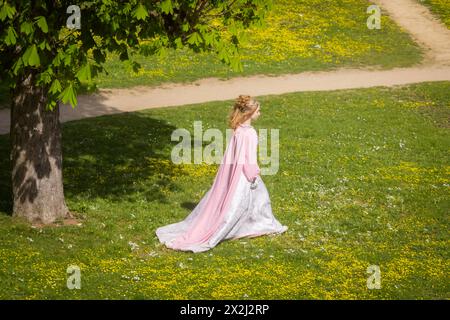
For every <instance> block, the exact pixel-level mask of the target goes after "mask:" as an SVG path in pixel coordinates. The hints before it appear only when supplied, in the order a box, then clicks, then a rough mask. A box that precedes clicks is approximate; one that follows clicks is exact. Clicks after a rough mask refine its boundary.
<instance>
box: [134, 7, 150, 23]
mask: <svg viewBox="0 0 450 320" xmlns="http://www.w3.org/2000/svg"><path fill="white" fill-rule="evenodd" d="M133 17H135V18H136V19H138V20H145V18H147V17H148V12H147V9H146V8H145V7H144V5H143V4H142V3H140V4H139V5H138V6H137V8H136V9H135V10H134V12H133Z"/></svg>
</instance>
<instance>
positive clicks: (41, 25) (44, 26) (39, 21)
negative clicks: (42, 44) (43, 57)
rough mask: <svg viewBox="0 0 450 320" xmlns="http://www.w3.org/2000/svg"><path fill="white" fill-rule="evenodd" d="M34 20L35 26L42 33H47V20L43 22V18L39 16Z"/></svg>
mask: <svg viewBox="0 0 450 320" xmlns="http://www.w3.org/2000/svg"><path fill="white" fill-rule="evenodd" d="M35 20H36V24H37V25H38V27H39V28H40V29H41V30H42V32H44V33H47V32H48V25H47V20H45V17H43V16H39V17H37V18H36V19H35Z"/></svg>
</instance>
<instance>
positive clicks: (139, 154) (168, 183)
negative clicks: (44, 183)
mask: <svg viewBox="0 0 450 320" xmlns="http://www.w3.org/2000/svg"><path fill="white" fill-rule="evenodd" d="M175 129H176V127H174V126H172V125H168V124H167V123H166V122H165V121H162V120H158V119H154V118H152V117H151V116H149V115H146V114H144V113H122V114H115V115H108V116H100V117H95V118H89V119H84V120H81V121H71V122H67V123H65V124H64V126H63V179H64V188H65V195H66V197H83V198H88V199H89V198H96V197H100V198H107V199H109V200H111V201H139V200H141V201H142V200H144V201H160V202H167V199H166V196H165V191H167V190H170V191H177V190H179V187H178V186H177V185H176V184H175V183H174V182H173V178H174V177H175V176H176V175H178V174H181V171H180V170H177V168H176V165H175V164H173V163H172V161H171V157H170V154H171V149H172V146H173V145H175V144H177V143H178V142H172V141H171V134H172V131H173V130H175Z"/></svg>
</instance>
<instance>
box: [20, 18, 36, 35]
mask: <svg viewBox="0 0 450 320" xmlns="http://www.w3.org/2000/svg"><path fill="white" fill-rule="evenodd" d="M20 32H21V33H25V34H26V35H27V36H28V35H30V34H32V33H33V32H34V27H33V23H32V22H29V21H24V22H22V24H21V25H20Z"/></svg>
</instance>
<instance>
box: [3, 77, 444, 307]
mask: <svg viewBox="0 0 450 320" xmlns="http://www.w3.org/2000/svg"><path fill="white" fill-rule="evenodd" d="M449 85H450V83H449V82H440V83H424V84H419V85H413V86H405V87H398V88H394V89H389V88H372V89H362V90H346V91H333V92H325V93H323V92H317V93H292V94H285V95H279V96H263V97H259V100H260V102H261V104H262V116H261V118H260V119H259V120H258V121H257V122H256V123H254V126H255V128H256V129H257V130H258V129H261V128H277V129H279V130H280V131H279V132H280V169H279V172H278V173H277V174H276V175H273V176H263V177H262V178H263V180H264V182H265V183H266V186H267V188H268V190H269V194H270V197H271V201H272V208H273V212H274V214H275V216H276V217H277V218H278V219H279V220H280V221H281V222H282V223H283V224H286V225H288V226H289V230H288V231H287V232H286V233H284V234H282V235H278V236H275V237H272V236H264V237H258V238H254V239H242V240H234V241H225V242H222V243H220V244H219V245H218V246H217V247H215V248H214V249H212V250H210V251H207V252H204V253H197V254H193V253H189V252H177V251H172V250H170V249H167V248H165V247H164V246H162V245H160V244H159V243H158V241H157V239H156V236H155V234H154V231H155V229H156V228H157V227H159V226H162V225H166V224H168V223H173V222H176V221H180V220H181V219H183V218H184V217H185V216H186V215H187V214H188V213H189V212H190V211H191V210H192V209H193V207H194V206H195V204H196V203H197V202H198V201H199V200H200V199H201V197H202V196H203V194H204V193H205V192H206V191H207V190H208V188H209V187H210V186H211V184H212V181H213V179H214V176H215V173H216V170H217V166H216V165H210V166H208V165H206V164H203V165H197V166H194V165H173V164H172V163H171V162H170V151H171V149H172V147H173V146H174V144H175V142H171V141H170V134H171V132H172V131H173V130H174V129H175V128H181V127H182V128H186V129H188V130H190V131H191V132H192V131H193V121H196V120H202V121H203V127H204V129H206V128H212V127H214V128H219V129H221V130H224V129H225V118H226V114H227V112H228V108H229V106H230V104H231V101H228V102H211V103H202V104H196V105H191V106H184V107H170V108H161V109H150V110H146V111H141V112H134V113H125V114H120V115H111V116H102V117H97V118H91V119H84V120H80V121H73V122H68V123H65V124H64V125H63V140H64V150H63V152H64V187H65V193H66V199H67V202H68V205H69V207H70V208H71V210H72V211H75V212H78V215H79V216H80V217H82V218H83V221H82V222H83V224H82V226H62V227H57V228H44V229H33V228H31V227H29V226H28V225H27V224H25V223H23V222H21V221H20V220H18V219H15V218H11V217H10V216H9V215H7V214H6V212H7V211H8V210H10V206H11V203H10V201H9V196H8V195H9V192H8V190H9V187H10V185H9V173H8V169H9V162H8V157H6V156H4V157H1V158H0V211H3V212H4V213H3V214H0V299H7V298H8V299H22V298H24V299H36V298H51V299H53V298H55V299H62V298H68V299H80V298H83V299H106V298H108V299H136V298H138V299H141V298H145V299H173V298H179V299H207V298H211V299H224V298H229V299H235V298H237V299H240V298H243V299H245V298H248V299H356V298H360V299H375V298H376V299H449V298H450V295H449V292H450V290H449V289H450V288H449V282H448V271H449V263H448V258H449V253H448V245H449V234H448V227H449V221H448V212H449V178H450V171H449V170H450V167H449V153H448V151H449V148H450V139H449V123H448V119H449V115H450V91H449V90H448V89H449ZM8 139H9V138H8V136H7V135H3V136H0V154H2V155H6V154H7V152H8V145H9V140H8ZM129 241H131V242H134V243H136V244H138V245H139V248H138V249H136V250H131V248H130V245H129ZM69 265H77V266H79V267H80V268H81V276H82V288H81V290H69V289H67V288H66V277H67V274H66V268H67V267H68V266H69ZM370 265H378V266H379V267H380V270H381V286H382V288H381V289H380V290H368V289H367V288H366V279H367V277H368V276H369V275H368V274H367V273H366V270H367V267H369V266H370Z"/></svg>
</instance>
